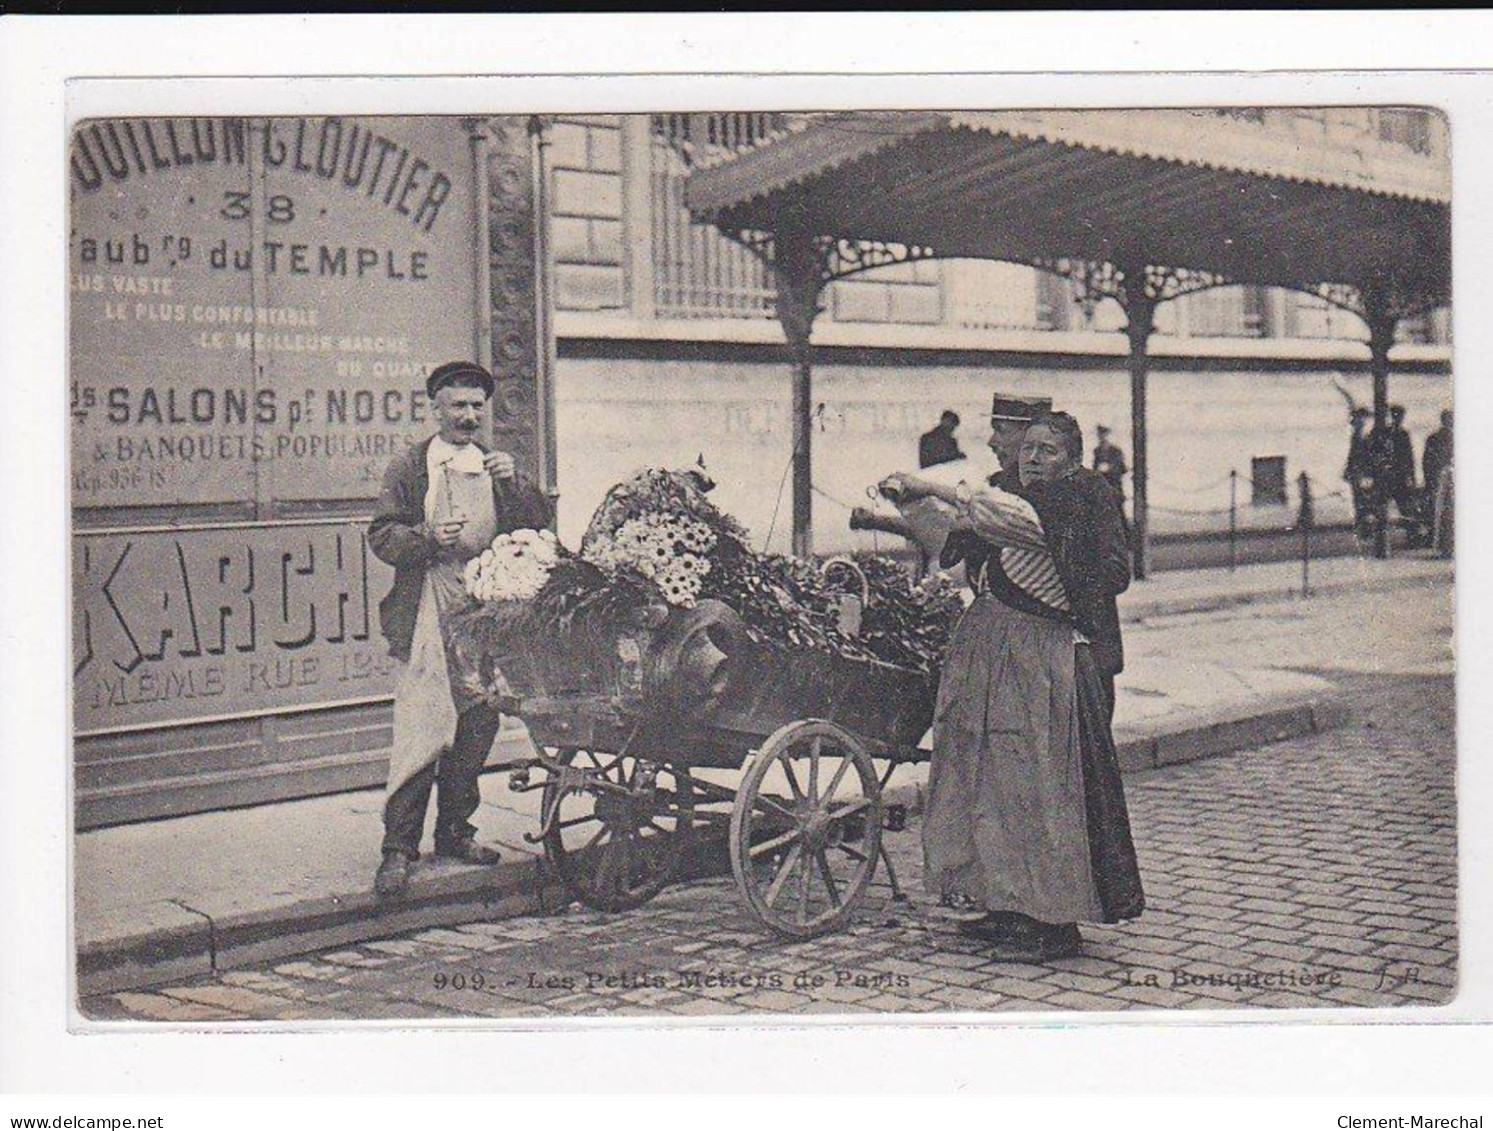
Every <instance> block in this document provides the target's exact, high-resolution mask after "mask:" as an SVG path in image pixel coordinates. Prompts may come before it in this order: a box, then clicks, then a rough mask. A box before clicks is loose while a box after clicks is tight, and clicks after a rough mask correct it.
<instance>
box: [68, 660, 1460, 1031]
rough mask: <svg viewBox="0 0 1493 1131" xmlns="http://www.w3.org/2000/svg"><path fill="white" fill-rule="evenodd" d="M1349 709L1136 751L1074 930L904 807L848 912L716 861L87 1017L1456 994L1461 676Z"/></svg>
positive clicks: (1398, 681) (1393, 691)
mask: <svg viewBox="0 0 1493 1131" xmlns="http://www.w3.org/2000/svg"><path fill="white" fill-rule="evenodd" d="M1353 686H1354V687H1355V691H1354V693H1353V702H1352V708H1353V712H1354V715H1353V720H1352V722H1351V723H1350V724H1349V725H1348V727H1346V728H1345V729H1342V730H1338V731H1333V732H1329V733H1327V734H1323V735H1317V736H1313V737H1310V738H1304V739H1300V740H1296V741H1292V742H1286V743H1281V744H1277V745H1274V746H1268V747H1264V748H1262V749H1260V750H1257V751H1250V752H1246V753H1242V754H1237V755H1231V756H1228V757H1221V758H1213V759H1209V760H1206V761H1202V762H1195V763H1190V764H1187V765H1181V766H1175V767H1170V768H1167V769H1163V770H1157V771H1152V772H1150V773H1149V774H1146V775H1143V776H1139V777H1136V778H1133V779H1131V780H1130V781H1129V784H1128V792H1129V798H1130V805H1131V816H1132V823H1133V825H1134V828H1135V833H1136V839H1137V848H1138V851H1139V854H1140V861H1141V869H1142V873H1143V875H1144V877H1145V881H1146V888H1147V895H1148V898H1149V903H1150V906H1149V909H1148V910H1147V911H1146V913H1145V915H1144V916H1143V917H1142V918H1141V919H1139V920H1137V921H1135V922H1133V923H1128V924H1124V925H1121V926H1117V927H1085V928H1084V933H1085V938H1086V945H1085V954H1084V956H1083V957H1081V958H1076V959H1070V960H1065V961H1059V962H1054V963H1052V964H1051V965H1048V966H1027V965H1016V964H1005V963H999V962H994V961H992V960H991V959H990V958H989V956H988V955H987V953H985V949H984V948H983V947H982V946H980V945H979V944H978V943H976V942H973V941H971V940H968V939H965V938H964V937H962V936H960V935H959V934H957V933H956V932H955V930H954V926H953V922H952V921H951V920H950V919H949V918H947V917H946V915H945V913H943V912H941V911H940V910H939V909H938V908H937V907H936V906H933V905H932V904H930V903H929V902H928V901H927V900H926V899H925V897H924V896H923V895H922V893H921V890H920V872H921V868H920V856H921V851H920V846H919V843H918V836H917V831H916V825H913V826H912V827H911V828H909V830H908V831H906V832H901V833H889V834H887V843H888V844H889V846H890V850H891V853H892V856H893V859H894V861H895V863H896V867H897V870H898V872H899V875H900V878H901V879H902V881H903V883H904V885H905V886H906V887H907V890H908V891H909V892H910V893H912V901H911V902H903V903H898V902H894V901H893V900H891V899H890V898H889V891H888V890H887V889H886V888H885V887H884V886H878V887H873V888H872V890H871V894H872V898H871V899H870V900H868V902H867V905H866V907H865V910H864V911H863V912H862V914H861V915H860V916H859V918H858V920H857V921H856V923H855V924H854V925H853V926H852V928H851V929H849V930H847V931H844V932H842V933H839V934H835V935H831V936H828V937H824V938H820V939H815V940H812V941H809V942H799V943H787V942H784V941H783V940H780V939H777V938H774V937H771V936H769V935H767V934H766V933H765V932H764V930H763V929H762V928H760V927H759V926H758V925H757V924H756V923H755V922H754V921H753V920H752V919H751V918H750V917H749V916H748V915H747V914H746V912H745V911H744V909H743V905H742V903H741V901H740V900H739V898H738V897H737V895H736V892H735V889H734V886H733V884H732V882H731V881H730V879H729V878H721V879H710V880H704V881H697V882H694V883H689V884H685V885H681V886H679V887H676V888H674V889H672V890H670V891H667V892H665V893H664V894H663V895H662V896H660V897H659V898H658V899H656V900H655V901H654V902H653V903H651V904H649V905H648V906H647V907H645V908H643V909H641V910H638V911H634V912H631V913H628V914H623V915H613V916H608V915H600V914H595V913H592V912H589V911H582V910H576V909H572V910H570V911H569V912H567V913H565V914H563V915H559V916H553V917H547V918H522V919H511V920H506V921H503V922H495V923H474V924H471V925H469V926H464V927H460V928H454V929H434V930H426V931H421V932H418V933H415V934H413V935H407V936H401V937H397V938H390V939H387V940H383V941H378V942H370V943H366V944H363V945H360V946H357V947H352V948H347V949H341V950H335V951H330V952H325V953H321V954H318V955H314V956H310V957H307V958H304V959H301V960H297V961H290V962H280V963H278V964H272V965H266V966H261V967H255V968H247V969H242V970H232V971H226V972H223V973H221V974H220V975H218V976H217V977H215V978H212V979H198V980H194V981H190V982H184V983H182V984H180V985H174V986H169V987H163V988H158V989H154V990H149V991H138V992H129V993H124V992H121V993H115V994H110V995H106V996H102V997H98V998H92V999H89V1000H87V1001H85V1002H84V1003H83V1004H84V1010H85V1012H86V1013H88V1014H89V1015H90V1016H92V1017H95V1018H99V1019H123V1018H128V1019H153V1020H160V1021H173V1022H231V1021H239V1020H248V1019H256V1020H262V1019H278V1020H298V1019H345V1018H364V1019H383V1018H419V1017H436V1018H450V1017H462V1016H482V1017H518V1018H530V1017H567V1016H582V1015H617V1014H622V1015H628V1014H631V1015H655V1014H656V1015H679V1016H689V1015H722V1014H725V1015H738V1014H743V1013H746V1014H751V1013H759V1014H772V1013H796V1014H809V1013H817V1014H843V1015H851V1014H869V1013H879V1012H897V1013H909V1012H915V1013H935V1012H939V1011H960V1012H972V1011H979V1012H987V1011H993V1012H997V1013H1004V1012H1007V1011H1051V1010H1129V1009H1136V1008H1167V1009H1177V1008H1182V1009H1204V1010H1206V1009H1219V1008H1230V1007H1238V1006H1251V1007H1258V1006H1265V1007H1284V1008H1300V1007H1331V1006H1393V1005H1416V1004H1433V1003H1439V1002H1446V1001H1449V1000H1450V999H1451V997H1452V995H1453V993H1454V989H1455V983H1456V968H1457V942H1456V833H1455V802H1454V794H1453V770H1454V754H1453V686H1452V681H1451V680H1450V679H1449V678H1444V677H1406V676H1400V677H1395V678H1393V679H1389V678H1364V677H1360V678H1358V679H1356V680H1355V681H1354V683H1353Z"/></svg>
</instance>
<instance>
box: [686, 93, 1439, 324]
mask: <svg viewBox="0 0 1493 1131" xmlns="http://www.w3.org/2000/svg"><path fill="white" fill-rule="evenodd" d="M1314 129H1315V130H1316V131H1317V132H1318V133H1319V134H1321V132H1322V130H1323V123H1321V122H1320V121H1318V120H1316V119H1311V118H1304V117H1296V116H1287V115H1284V114H1282V113H1281V112H1270V113H1268V114H1266V115H1265V116H1264V117H1263V119H1262V120H1255V119H1251V118H1241V117H1237V116H1229V115H1225V114H1222V113H1220V112H1218V111H1215V110H1141V111H994V112H987V113H954V112H939V113H913V114H907V113H902V114H896V113H886V114H865V113H856V114H843V115H829V116H821V117H816V118H810V119H804V120H801V121H800V122H799V123H798V128H795V129H792V130H790V131H787V132H785V133H783V134H780V135H778V136H777V137H775V138H773V139H772V140H770V141H768V142H766V143H765V144H762V145H760V146H758V147H756V148H754V149H747V150H743V151H740V152H737V153H730V154H725V155H723V156H721V157H720V158H718V159H717V160H716V161H715V162H714V163H712V164H708V165H706V166H705V167H703V168H700V169H698V170H697V171H696V172H694V173H693V174H692V175H691V177H690V180H689V184H688V189H687V200H688V203H689V207H690V210H691V212H692V213H693V214H694V215H695V216H696V218H698V219H705V220H709V221H710V222H711V223H713V224H715V225H716V226H717V227H719V228H721V229H722V230H724V231H729V232H733V233H735V232H760V233H778V232H781V231H784V230H786V229H794V230H798V231H804V232H808V233H812V234H813V235H815V236H821V237H834V238H837V239H846V240H853V241H862V240H872V241H879V242H884V243H891V244H900V245H904V246H905V247H909V248H915V249H918V251H919V252H921V253H926V254H931V255H936V256H939V257H944V258H955V257H965V258H980V259H1000V260H1007V261H1011V262H1016V263H1030V264H1036V265H1038V266H1042V265H1046V264H1047V263H1049V262H1050V261H1053V260H1058V259H1082V260H1091V261H1104V262H1108V263H1113V264H1117V265H1118V264H1134V265H1147V266H1163V267H1170V268H1177V269H1185V270H1189V271H1202V272H1208V273H1211V274H1214V275H1217V276H1220V277H1221V280H1222V281H1227V282H1231V283H1249V284H1261V285H1273V286H1282V287H1292V288H1298V289H1314V288H1316V287H1317V286H1319V285H1322V284H1344V285H1350V286H1359V285H1362V284H1364V283H1366V282H1367V281H1369V280H1371V279H1375V278H1379V279H1384V280H1392V281H1393V284H1394V286H1395V288H1396V290H1398V291H1401V292H1402V293H1405V294H1407V296H1408V295H1411V294H1413V295H1414V296H1415V297H1416V298H1417V299H1419V300H1421V301H1424V302H1426V303H1433V304H1434V303H1441V302H1445V301H1446V298H1447V295H1448V292H1449V289H1450V252H1451V227H1450V217H1449V205H1450V200H1451V183H1450V173H1449V170H1448V169H1447V167H1446V165H1445V163H1444V162H1435V161H1427V160H1425V159H1424V158H1418V157H1417V156H1416V155H1415V154H1414V153H1412V152H1411V151H1409V150H1406V156H1405V158H1404V159H1403V160H1400V161H1398V162H1393V161H1392V158H1387V157H1386V149H1387V148H1388V147H1387V146H1383V145H1377V146H1368V145H1362V144H1353V142H1352V141H1351V140H1348V139H1334V138H1332V137H1330V136H1325V135H1323V136H1313V135H1312V131H1313V130H1314Z"/></svg>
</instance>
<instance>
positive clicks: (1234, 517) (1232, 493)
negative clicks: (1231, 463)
mask: <svg viewBox="0 0 1493 1131" xmlns="http://www.w3.org/2000/svg"><path fill="white" fill-rule="evenodd" d="M1238 564H1239V472H1238V469H1236V468H1231V469H1230V470H1229V572H1230V573H1232V572H1233V570H1234V567H1235V566H1237V565H1238Z"/></svg>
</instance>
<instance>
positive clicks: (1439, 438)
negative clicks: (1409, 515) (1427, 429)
mask: <svg viewBox="0 0 1493 1131" xmlns="http://www.w3.org/2000/svg"><path fill="white" fill-rule="evenodd" d="M1451 465H1452V411H1451V409H1447V410H1446V411H1445V412H1443V413H1442V414H1441V427H1440V428H1438V429H1436V431H1434V432H1432V433H1431V434H1430V435H1429V436H1427V437H1426V447H1425V451H1424V453H1422V455H1421V459H1420V466H1421V473H1422V475H1423V477H1424V480H1425V486H1426V493H1427V494H1429V495H1430V496H1431V497H1432V498H1434V497H1435V495H1436V488H1437V486H1438V485H1439V484H1440V483H1441V473H1442V472H1443V471H1445V470H1446V469H1447V468H1448V467H1450V466H1451Z"/></svg>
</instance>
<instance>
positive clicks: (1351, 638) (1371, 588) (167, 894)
mask: <svg viewBox="0 0 1493 1131" xmlns="http://www.w3.org/2000/svg"><path fill="white" fill-rule="evenodd" d="M1452 576H1453V570H1452V566H1451V563H1449V562H1444V561H1438V560H1426V559H1416V558H1399V559H1395V560H1392V561H1388V562H1372V561H1361V560H1358V559H1337V560H1332V561H1323V562H1314V563H1313V566H1312V588H1313V594H1314V596H1313V599H1312V600H1310V601H1302V600H1301V599H1300V583H1301V578H1300V566H1299V565H1298V564H1292V563H1279V564H1272V565H1264V566H1249V567H1241V568H1240V569H1238V570H1236V571H1234V572H1232V573H1231V572H1229V571H1227V570H1210V571H1199V572H1195V573H1173V574H1163V575H1161V576H1159V577H1157V578H1156V579H1155V580H1150V581H1146V582H1142V583H1137V584H1136V585H1134V586H1133V587H1132V589H1131V591H1130V592H1129V593H1127V594H1126V595H1125V597H1124V598H1122V604H1121V615H1122V618H1123V619H1124V621H1125V623H1126V629H1125V639H1126V653H1127V666H1126V671H1125V673H1124V675H1123V676H1121V678H1120V681H1119V690H1118V703H1117V709H1116V725H1115V731H1116V738H1117V740H1118V741H1119V742H1120V744H1121V756H1122V763H1123V764H1124V767H1125V769H1126V771H1127V772H1143V771H1145V770H1146V769H1149V768H1152V767H1156V766H1160V765H1166V764H1170V763H1173V762H1182V761H1189V760H1192V759H1196V758H1200V757H1206V756H1208V755H1210V754H1215V753H1222V752H1225V751H1229V750H1238V749H1242V748H1246V747H1252V746H1255V745H1259V744H1261V743H1264V742H1269V741H1274V740H1276V739H1279V738H1287V737H1295V736H1299V735H1302V734H1307V733H1311V732H1313V731H1319V730H1323V729H1326V728H1328V727H1331V726H1335V725H1339V724H1340V723H1341V722H1342V721H1343V719H1344V717H1345V716H1344V713H1343V711H1342V709H1341V708H1339V707H1337V706H1336V705H1335V703H1334V700H1335V698H1336V697H1337V695H1338V693H1339V692H1340V690H1341V688H1342V687H1343V686H1344V685H1346V684H1347V683H1349V682H1351V681H1352V679H1353V678H1354V677H1355V676H1356V675H1359V674H1376V673H1379V672H1382V671H1385V670H1394V671H1397V672H1405V671H1416V672H1424V673H1427V674H1432V673H1446V672H1450V671H1451V670H1452V659H1451V652H1450V631H1451V580H1452ZM1390 592H1392V593H1395V594H1396V597H1395V599H1394V600H1392V601H1385V600H1384V598H1383V595H1384V594H1385V593H1390ZM1370 624H1373V626H1374V630H1375V631H1374V632H1372V633H1370V632H1368V631H1366V630H1367V628H1368V626H1369V625H1370ZM1384 641H1393V642H1394V643H1393V647H1394V650H1395V652H1394V663H1393V666H1392V668H1390V667H1388V666H1387V665H1386V664H1385V663H1384V655H1383V653H1382V652H1381V651H1380V649H1381V648H1382V647H1383V642H1384ZM925 775H926V766H916V767H906V768H905V769H903V770H899V771H898V775H897V776H896V777H894V778H893V781H892V788H901V789H904V790H908V791H912V790H916V789H917V788H918V786H919V785H920V784H921V781H922V780H923V778H924V777H925ZM482 792H483V804H482V806H481V809H480V810H479V813H478V815H477V817H476V818H475V823H476V824H477V825H478V826H479V829H480V832H479V837H480V838H481V839H484V840H486V841H488V842H490V843H495V844H497V845H498V846H500V847H501V848H503V849H504V854H505V857H506V860H505V862H504V863H503V864H502V865H499V866H498V867H496V868H492V869H478V868H469V867H463V866H459V865H446V864H437V863H434V862H422V864H421V865H420V866H418V867H417V869H416V872H415V874H414V878H413V882H412V884H411V891H410V896H409V898H408V899H407V900H406V901H404V902H403V903H401V904H400V906H399V907H398V908H397V909H393V910H386V911H379V910H377V909H375V907H374V906H373V902H372V898H371V895H370V893H369V888H370V884H371V879H372V873H373V869H374V867H375V866H376V864H377V862H378V850H377V845H378V841H379V836H380V832H381V820H380V817H381V812H382V805H383V795H382V793H380V792H375V791H366V792H361V793H352V794H342V795H337V796H331V797H321V798H312V799H308V800H304V801H293V802H284V803H281V804H276V805H264V806H257V807H255V808H252V809H242V810H226V811H221V812H216V813H205V814H198V815H195V816H190V817H181V818H175V819H171V820H163V821H155V822H149V823H146V824H139V825H130V826H120V827H115V828H107V829H98V830H93V831H90V832H87V833H83V834H80V835H79V836H78V837H77V838H76V841H75V847H74V869H75V873H74V874H75V883H76V901H75V902H76V905H75V918H74V927H75V930H76V939H77V944H78V950H79V984H80V989H81V990H82V991H83V992H100V991H104V990H109V989H116V988H121V987H127V986H143V985H149V984H154V983H158V982H161V981H166V980H172V979H178V978H184V977H190V976H193V975H196V974H204V973H209V972H211V971H212V970H214V969H226V968H229V967H233V966H241V965H243V964H245V963H247V962H251V961H256V960H262V959H268V958H274V957H280V956H284V955H289V954H295V953H302V952H305V951H309V950H312V949H317V948H323V947H327V946H336V945H341V944H344V943H350V942H354V941H357V940H362V939H369V938H380V937H384V936H387V935H391V934H395V933H398V932H400V931H406V930H413V929H417V928H419V927H424V926H430V925H434V924H450V923H458V922H469V921H473V920H477V919H495V918H501V917H504V916H510V915H516V914H525V913H530V912H534V911H542V910H544V909H545V908H546V907H554V906H556V905H558V904H559V903H560V902H561V898H562V897H561V895H560V892H559V891H558V889H556V888H554V887H553V885H552V883H551V882H550V881H549V880H547V878H546V877H545V875H544V870H543V869H542V868H541V867H539V866H538V857H539V853H538V849H537V847H536V846H533V845H530V844H528V843H527V842H526V841H525V840H524V834H525V833H532V832H533V831H534V830H535V828H536V827H537V823H538V822H537V809H538V798H539V794H538V793H537V792H534V793H527V794H515V793H511V792H510V791H509V790H508V788H507V778H506V775H502V774H490V775H488V776H486V777H485V778H484V779H483V785H482Z"/></svg>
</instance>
